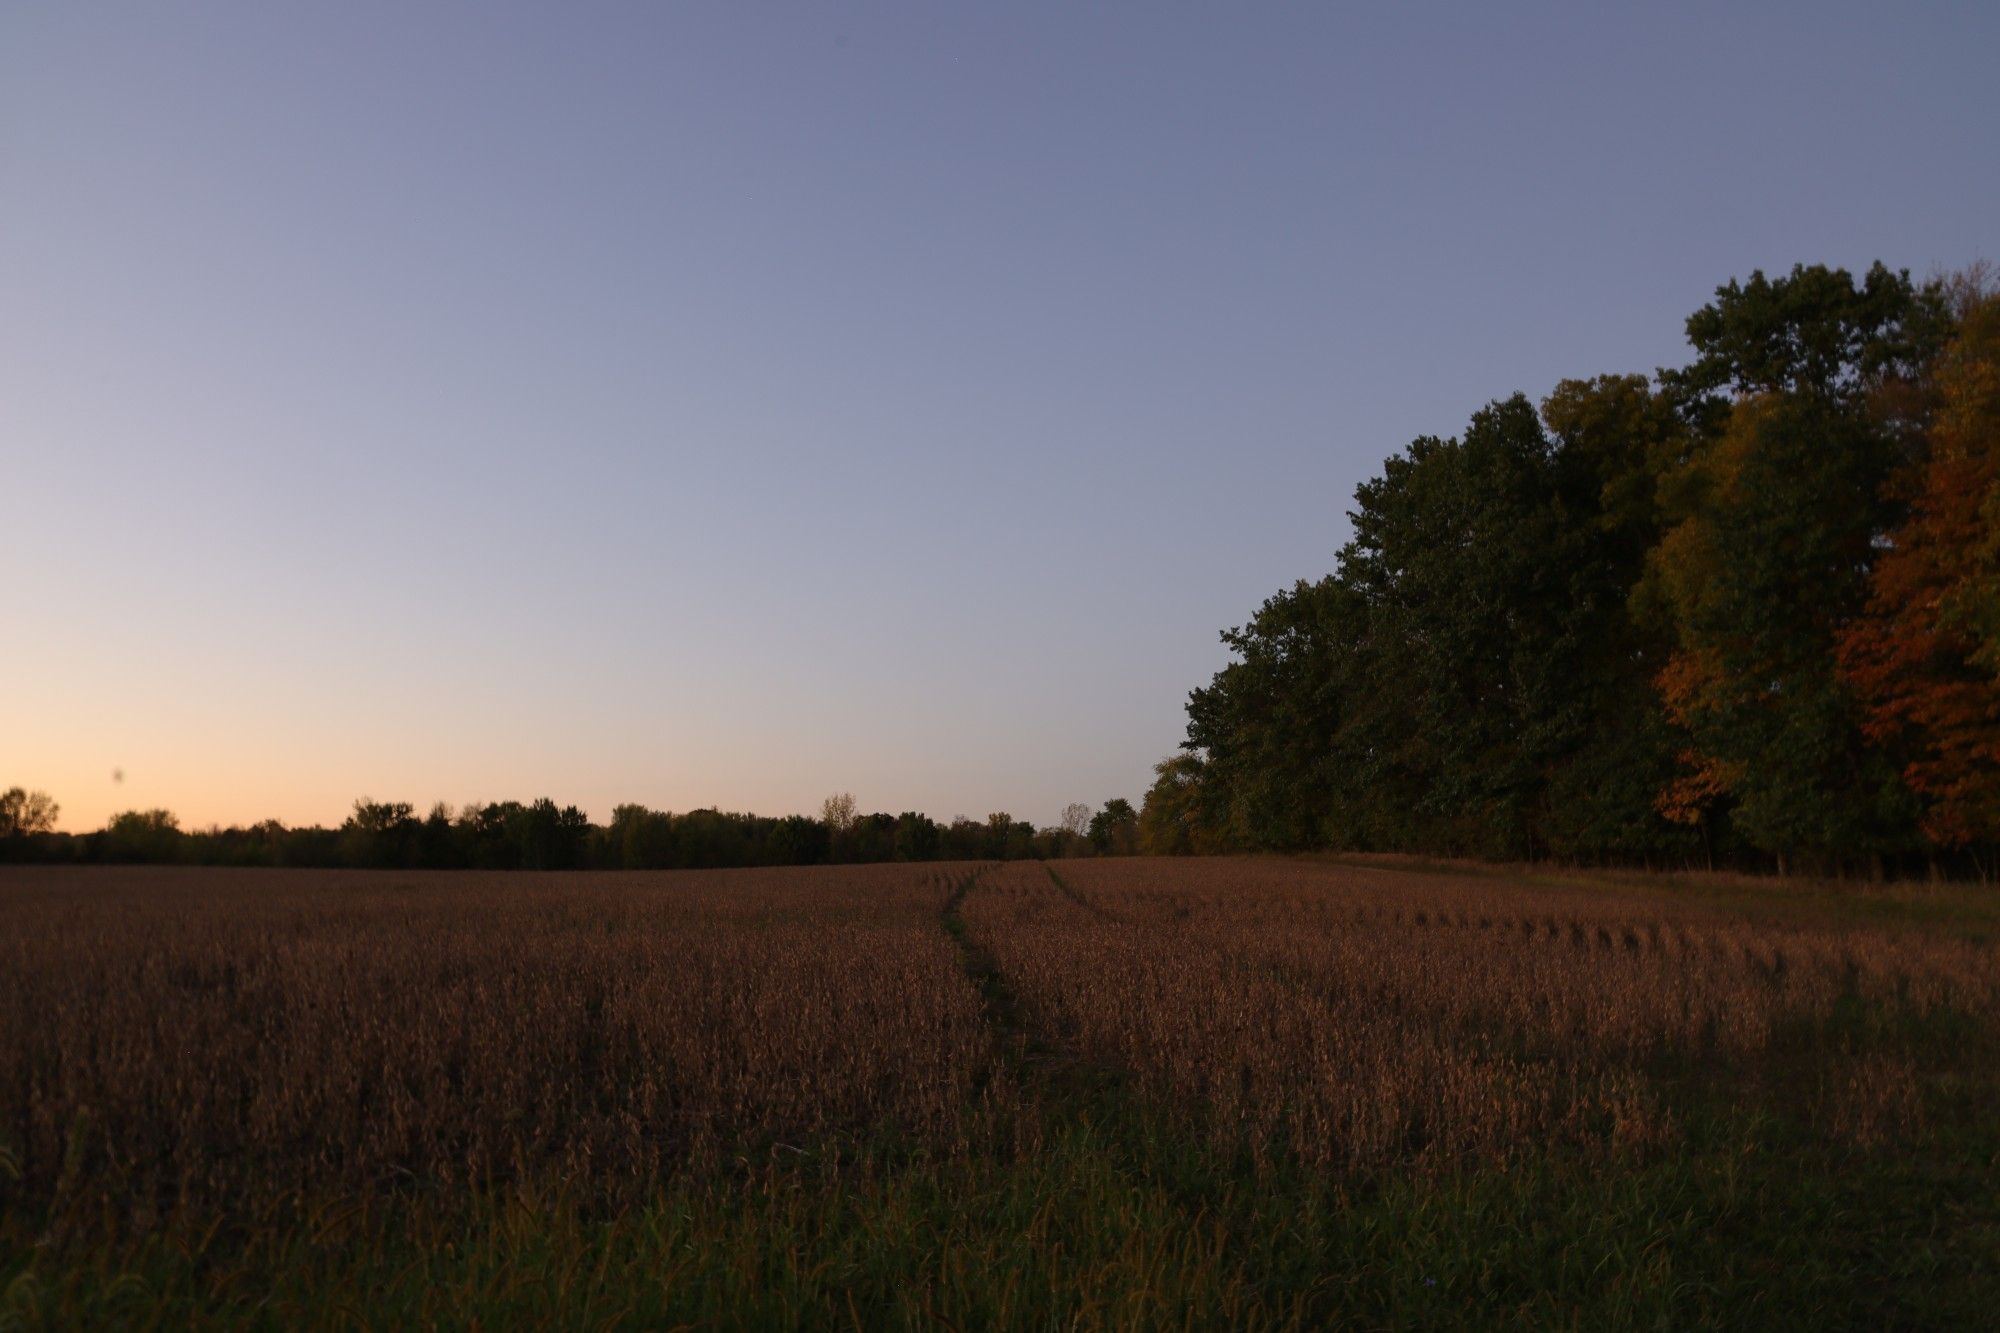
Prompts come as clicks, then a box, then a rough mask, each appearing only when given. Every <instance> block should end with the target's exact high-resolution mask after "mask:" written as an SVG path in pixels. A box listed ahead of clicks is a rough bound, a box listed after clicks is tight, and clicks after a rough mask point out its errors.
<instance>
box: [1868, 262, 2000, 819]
mask: <svg viewBox="0 0 2000 1333" xmlns="http://www.w3.org/2000/svg"><path fill="white" fill-rule="evenodd" d="M1933 389H1934V392H1935V395H1936V410H1935V416H1934V421H1933V425H1932V429H1931V432H1930V449H1929V452H1928V456H1927V457H1925V458H1923V459H1921V460H1920V461H1919V462H1918V463H1916V464H1915V465H1913V466H1911V467H1910V468H1908V469H1906V471H1905V473H1904V475H1903V477H1902V478H1901V485H1900V486H1899V488H1898V490H1899V491H1900V492H1902V493H1906V494H1908V495H1909V496H1910V510H1909V516H1908V518H1907V519H1906V520H1905V521H1904V522H1903V523H1902V525H1901V526H1899V527H1898V528H1897V529H1896V530H1895V532H1894V533H1893V534H1892V535H1891V537H1890V539H1889V541H1888V542H1887V544H1886V546H1887V549H1886V550H1885V551H1884V552H1883V554H1882V556H1881V558H1880V559H1879V560H1878V561H1877V562H1876V565H1875V569H1874V572H1873V574H1872V575H1871V577H1870V580H1869V584H1868V594H1869V595H1868V605H1867V609H1866V612H1865V613H1864V614H1863V615H1861V616H1860V617H1858V618H1857V619H1855V620H1854V621H1853V622H1852V623H1851V624H1849V625H1848V626H1847V627H1846V629H1845V631H1844V632H1843V634H1842V636H1841V640H1840V659H1841V665H1842V667H1843V670H1844V674H1845V676H1846V678H1847V680H1848V682H1849V683H1850V684H1851V685H1852V686H1853V687H1854V689H1855V690H1856V691H1857V692H1858V693H1859V694H1860V696H1861V698H1862V699H1863V701H1864V702H1865V704H1866V708H1867V715H1866V721H1865V722H1864V724H1863V727H1864V730H1865V731H1866V732H1867V734H1868V735H1869V737H1870V738H1871V739H1873V740H1875V741H1877V742H1878V743H1880V744H1882V745H1884V746H1886V747H1888V748H1889V749H1890V751H1891V752H1892V753H1894V754H1896V755H1898V756H1899V757H1900V758H1901V759H1902V761H1903V775H1904V777H1905V779H1906V780H1907V781H1908V783H1909V785H1910V787H1911V788H1912V789H1913V790H1914V791H1915V793H1916V794H1917V796H1918V797H1919V799H1920V800H1921V801H1922V802H1923V830H1924V832H1925V834H1926V835H1928V836H1929V837H1930V838H1931V839H1932V840H1933V841H1935V842H1936V843H1938V844H1939V845H1941V846H1945V847H1965V846H1968V845H1978V844H1994V843H2000V597H1997V596H1996V593H2000V297H1996V296H1995V295H1992V294H1989V293H1987V292H1984V291H1981V290H1978V289H1977V287H1975V288H1973V289H1972V290H1971V291H1970V292H1968V293H1967V299H1966V300H1965V301H1964V302H1963V306H1962V310H1961V319H1960V324H1959V329H1958V332H1957V336H1956V337H1955V339H1954V340H1953V342H1952V343H1951V344H1950V345H1949V346H1948V347H1947V348H1946V350H1945V351H1944V353H1943V354H1942V356H1941V357H1940V358H1939V362H1938V366H1937V370H1936V373H1935V376H1934V378H1933Z"/></svg>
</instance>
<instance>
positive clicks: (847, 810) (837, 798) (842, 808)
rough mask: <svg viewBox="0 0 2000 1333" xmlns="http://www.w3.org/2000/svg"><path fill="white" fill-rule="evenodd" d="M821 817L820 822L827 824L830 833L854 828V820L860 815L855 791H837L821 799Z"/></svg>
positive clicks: (838, 832)
mask: <svg viewBox="0 0 2000 1333" xmlns="http://www.w3.org/2000/svg"><path fill="white" fill-rule="evenodd" d="M819 817H820V822H821V823H823V824H825V825H826V827H827V831H828V832H830V833H835V834H840V833H845V832H847V830H849V829H851V828H853V827H854V821H855V820H856V819H858V818H859V817H860V816H859V813H858V807H857V806H856V805H855V804H854V793H853V792H848V791H842V792H835V793H834V794H833V795H831V796H829V797H827V798H826V799H825V800H824V801H821V802H820V806H819Z"/></svg>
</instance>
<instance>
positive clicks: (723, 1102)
mask: <svg viewBox="0 0 2000 1333" xmlns="http://www.w3.org/2000/svg"><path fill="white" fill-rule="evenodd" d="M24 881H25V882H24ZM951 883H952V872H951V870H950V869H949V868H945V869H943V870H940V869H939V868H935V867H923V868H916V867H911V868H902V867H875V868H869V867H855V868H835V869H826V870H820V871H815V872H812V873H811V874H798V873H795V872H788V871H740V872H737V871H732V872H717V873H711V874H675V873H661V874H648V875H644V876H633V877H623V876H617V877H606V876H577V877H562V876H502V877H495V876H480V875H473V874H466V875H444V876H418V877H402V878H401V879H399V878H398V877H397V876H394V875H370V874H342V873H319V872H284V871H279V872H261V871H251V872H238V873H230V872H215V871H177V870H127V871H107V872H104V873H102V874H88V873H86V874H82V875H77V874H63V875H59V876H50V875H47V874H41V875H39V876H37V875H34V874H32V873H15V874H12V875H10V877H9V878H8V879H7V880H6V881H4V884H0V892H4V895H5V898H4V900H5V905H6V909H7V910H6V911H5V912H4V914H0V1150H4V1151H5V1152H6V1153H7V1154H9V1155H10V1156H11V1158H12V1159H13V1160H12V1164H11V1165H12V1172H11V1174H13V1175H15V1176H16V1177H18V1179H17V1180H16V1181H15V1182H14V1183H13V1186H12V1188H13V1189H15V1190H17V1191H21V1192H24V1193H26V1194H27V1195H29V1196H30V1197H33V1198H36V1199H38V1200H42V1201H44V1202H46V1203H50V1204H53V1205H55V1206H56V1207H57V1208H61V1207H62V1206H64V1205H65V1203H67V1202H69V1201H72V1200H74V1199H76V1198H77V1197H78V1196H82V1195H88V1196H89V1197H90V1198H91V1199H92V1200H93V1201H94V1202H93V1203H91V1204H90V1206H92V1207H96V1206H100V1205H101V1204H103V1203H106V1202H109V1203H111V1204H113V1205H114V1206H117V1207H121V1208H123V1207H130V1208H131V1209H132V1210H133V1212H134V1215H135V1218H136V1220H137V1221H139V1222H141V1223H142V1224H143V1223H144V1222H145V1221H147V1212H148V1210H162V1209H171V1208H173V1207H174V1206H176V1205H178V1204H196V1205H199V1204H203V1203H209V1202H214V1201H217V1200H232V1201H239V1202H240V1201H242V1200H244V1199H245V1198H246V1197H251V1198H254V1197H260V1196H269V1195H273V1194H284V1193H288V1192H291V1191H297V1190H308V1189H315V1188H321V1187H325V1188H332V1189H337V1190H351V1189H354V1188H357V1187H362V1186H366V1185H368V1184H370V1183H371V1182H394V1181H399V1180H400V1181H406V1182H420V1183H422V1184H425V1185H430V1184H439V1185H451V1184H463V1183H467V1182H477V1181H480V1180H488V1179H493V1178H495V1177H508V1176H516V1175H522V1174H530V1175H537V1176H547V1175H554V1176H556V1177H558V1178H565V1179H575V1178H585V1179H587V1180H588V1182H589V1183H590V1185H591V1186H592V1187H594V1188H595V1187H599V1186H607V1185H608V1186H612V1187H616V1186H617V1185H618V1184H619V1183H620V1182H626V1183H644V1182H647V1181H649V1180H653V1179H656V1178H657V1177H658V1176H659V1175H660V1174H661V1173H663V1172H666V1171H670V1170H673V1169H675V1168H677V1167H679V1166H680V1165H682V1164H684V1163H686V1162H689V1161H692V1160H698V1159H703V1158H712V1157H713V1156H715V1155H716V1154H718V1153H720V1152H723V1151H726V1150H728V1149H730V1148H731V1147H732V1146H734V1145H737V1144H741V1143H745V1142H749V1141H756V1142H760V1143H763V1144H765V1145H766V1146H768V1145H769V1144H771V1143H794V1144H802V1143H804V1142H806V1141H808V1140H809V1139H812V1138H815V1137H819V1136H825V1135H829V1134H834V1135H838V1134H850V1135H852V1134H872V1133H875V1132H878V1131H880V1130H881V1129H883V1128H884V1127H894V1128H895V1129H896V1130H898V1131H900V1132H903V1133H906V1134H909V1135H914V1136H917V1137H918V1138H920V1139H922V1140H924V1141H928V1142H937V1143H947V1144H948V1143H950V1142H951V1141H953V1139H954V1137H955V1136H956V1135H957V1134H958V1133H959V1132H960V1122H961V1120H962V1117H963V1116H964V1115H965V1113H966V1109H967V1107H968V1105H969V1104H970V1103H971V1101H972V1099H973V1090H974V1087H975V1083H976V1081H978V1080H980V1079H981V1078H982V1076H983V1074H984V1071H985V1067H986V1065H987V1062H988V1058H989V1052H990V1037H989V1034H988V1032H987V1030H986V1028H985V1026H984V1024H983V1019H982V1014H981V1009H980V1000H979V996H978V993H977V991H976V990H975V989H974V987H973V986H972V985H971V983H970V982H968V981H967V979H966V977H965V974H964V972H963V970H962V969H961V967H960V965H959V960H958V955H957V952H956V950H955V948H954V946H953V945H952V943H951V941H950V940H949V939H948V938H947V937H946V935H945V934H944V933H943V932H942V931H941V930H940V928H939V913H940V911H941V907H942V904H943V901H944V898H945V896H946V894H947V893H948V891H949V889H950V887H951ZM7 1188H8V1186H7V1185H6V1184H5V1183H4V1176H0V1190H6V1189H7Z"/></svg>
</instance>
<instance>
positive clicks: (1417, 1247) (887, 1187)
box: [0, 1092, 2000, 1329]
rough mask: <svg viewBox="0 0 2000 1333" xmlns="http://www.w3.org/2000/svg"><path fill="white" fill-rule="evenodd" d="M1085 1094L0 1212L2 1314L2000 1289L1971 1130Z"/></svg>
mask: <svg viewBox="0 0 2000 1333" xmlns="http://www.w3.org/2000/svg"><path fill="white" fill-rule="evenodd" d="M1090 1103H1092V1104H1085V1105H1079V1106H1076V1107H1073V1108H1071V1109H1072V1111H1073V1114H1070V1115H1068V1116H1066V1117H1065V1119H1064V1120H1063V1122H1062V1123H1061V1124H1060V1126H1059V1127H1056V1128H1053V1129H1052V1130H1051V1131H1050V1133H1049V1136H1048V1137H1047V1138H1046V1139H1045V1140H1044V1141H1043V1142H1042V1143H1041V1144H1040V1145H1039V1146H1037V1147H1035V1148H1032V1149H1029V1150H1024V1151H1021V1152H1019V1153H1008V1154H1002V1153H994V1154H991V1155H975V1156H968V1157H964V1158H959V1159H954V1160H946V1161H934V1160H927V1159H925V1158H922V1157H920V1156H919V1157H914V1158H910V1157H905V1158H904V1159H903V1160H901V1161H893V1160H891V1158H892V1156H893V1155H890V1154H881V1153H877V1154H874V1155H871V1156H870V1157H868V1158H866V1159H864V1163H866V1162H873V1163H874V1165H873V1167H872V1168H870V1167H867V1166H865V1165H864V1166H862V1167H857V1166H856V1164H855V1163H854V1162H853V1161H849V1162H848V1163H847V1164H846V1165H845V1166H844V1167H843V1168H842V1169H840V1170H837V1171H836V1170H834V1169H832V1168H831V1167H830V1166H829V1165H828V1164H826V1163H823V1162H818V1161H814V1160H806V1161H803V1162H800V1161H797V1160H796V1159H795V1160H794V1162H793V1164H792V1165H789V1166H783V1167H773V1168H766V1169H763V1170H758V1171H748V1170H742V1171H739V1173H738V1174H737V1175H736V1176H735V1177H734V1178H733V1179H728V1180H724V1179H721V1178H715V1179H711V1180H708V1181H706V1182H700V1183H690V1184H688V1185H686V1186H684V1187H681V1188H677V1189H675V1190H673V1191H671V1192H669V1193H667V1194H665V1195H663V1196H661V1197H659V1198H658V1199H657V1200H655V1201H653V1202H651V1203H649V1204H648V1205H646V1206H644V1207H640V1208H635V1209H630V1210H627V1211H625V1212H622V1213H620V1214H617V1215H614V1216H591V1215H590V1214H588V1213H587V1212H585V1211H582V1210H580V1209H578V1208H576V1207H574V1206H571V1205H570V1204H569V1203H566V1202H565V1201H563V1200H562V1199H560V1198H549V1197H536V1196H533V1195H531V1194H525V1193H523V1194H515V1195H488V1196H486V1197H482V1198H480V1199H477V1200H475V1201H473V1202H471V1203H470V1204H469V1205H468V1204H466V1203H464V1202H463V1201H460V1202H458V1203H456V1204H449V1205H448V1204H447V1203H445V1202H444V1201H437V1202H425V1201H423V1200H422V1199H420V1198H406V1199H403V1200H401V1201H398V1202H394V1203H383V1202H379V1201H378V1202H377V1203H376V1204H374V1205H373V1206H372V1207H371V1208H369V1209H366V1210H352V1209H350V1210H347V1211H346V1212H342V1211H341V1210H339V1209H334V1208H327V1209H323V1210H318V1211H316V1212H313V1213H310V1214H308V1215H302V1216H296V1217H294V1218H293V1219H292V1220H291V1222H290V1223H289V1224H288V1225H281V1226H263V1227H259V1228H257V1229H255V1230H253V1231H250V1232H248V1233H240V1234H227V1233H222V1232H218V1233H217V1234H215V1235H213V1236H211V1237H208V1238H206V1239H205V1240H199V1239H197V1240H182V1241H178V1242H176V1241H169V1240H163V1239H160V1238H157V1237H155V1238H153V1239H150V1240H147V1241H144V1242H141V1243H138V1244H137V1245H135V1246H131V1247H127V1248H124V1249H120V1250H115V1251H114V1250H112V1249H108V1248H96V1249H85V1250H83V1251H81V1252H79V1253H68V1254H65V1253H62V1252H61V1251H59V1250H57V1249H50V1248H38V1247H36V1246H35V1245H33V1244H31V1243H28V1242H29V1241H30V1239H31V1238H30V1237H28V1236H26V1235H24V1234H23V1233H22V1232H21V1231H20V1230H18V1229H16V1230H13V1231H10V1232H8V1233H6V1234H5V1235H4V1245H0V1255H4V1259H0V1293H4V1294H0V1329H14V1328H23V1329H25V1328H37V1327H45V1326H71V1327H75V1326H93V1327H132V1328H182V1327H201V1326H209V1325H230V1326H258V1327H268V1328H274V1329H277V1328H285V1329H293V1328H336V1327H337V1328H352V1327H425V1326H465V1325H478V1326H482V1327H487V1328H507V1327H522V1326H528V1325H535V1326H552V1327H564V1328H603V1327H631V1328H655V1327H670V1326H675V1325H695V1326H732V1327H792V1326H814V1327H826V1326H854V1327H866V1328H881V1327H890V1328H899V1327H933V1326H940V1325H944V1326H952V1327H958V1328H986V1327H996V1328H1043V1327H1070V1328H1124V1327H1164V1326H1169V1325H1171V1326H1186V1325H1194V1326H1209V1327H1222V1326H1227V1327H1232V1328H1256V1327H1321V1326H1326V1325H1328V1324H1334V1323H1339V1324H1347V1325H1353V1326H1361V1327H1393V1326H1432V1327H1447V1326H1463V1325H1468V1324H1470V1325H1477V1326H1484V1327H1494V1326H1521V1327H1549V1326H1564V1327H1579V1328H1604V1327H1646V1328H1686V1327H1691V1326H1697V1325H1726V1326H1733V1327H1798V1328H1807V1327H1811V1328H1825V1327H1832V1326H1842V1327H1855V1328H1861V1327H1867V1328H1882V1327H1975V1326H1980V1325H1981V1324H1982V1323H1983V1319H1984V1317H1985V1316H1987V1315H1990V1313H1991V1311H1992V1309H1993V1308H1994V1305H1995V1302H1996V1301H2000V1199H1996V1198H1995V1196H1994V1194H1993V1192H1992V1182H1993V1181H1994V1180H1996V1179H2000V1174H1996V1173H1997V1172H2000V1142H1996V1140H1995V1139H1994V1138H1992V1137H1990V1136H1980V1137H1977V1138H1975V1139H1966V1138H1965V1137H1963V1136H1959V1137H1957V1138H1956V1139H1955V1140H1954V1141H1942V1142H1939V1143H1936V1144H1934V1145H1933V1148H1932V1151H1931V1152H1930V1153H1928V1154H1926V1155H1924V1156H1922V1157H1914V1158H1913V1157H1909V1156H1907V1155H1897V1156H1889V1155H1885V1156H1863V1155H1857V1154H1852V1153H1834V1152H1831V1151H1830V1150H1827V1149H1824V1148H1819V1147H1815V1146H1813V1145H1812V1144H1810V1143H1807V1142H1804V1141H1795V1142H1787V1141H1786V1136H1785V1134H1784V1131H1783V1129H1782V1127H1781V1126H1780V1125H1779V1124H1778V1123H1776V1122H1774V1121H1770V1120H1766V1119H1759V1118H1755V1117H1752V1116H1749V1115H1739V1114H1731V1115H1718V1116H1717V1117H1714V1118H1712V1119H1711V1120H1710V1121H1709V1122H1708V1123H1706V1124H1703V1125H1700V1126H1697V1127H1696V1128H1695V1130H1694V1132H1692V1133H1691V1134H1690V1135H1689V1139H1688V1141H1687V1143H1686V1145H1685V1146H1684V1147H1683V1148H1682V1149H1681V1150H1680V1151H1679V1152H1677V1153H1674V1154H1671V1155H1668V1156H1665V1157H1662V1158H1658V1159H1656V1160H1650V1161H1640V1162H1631V1161H1628V1162H1617V1161H1579V1160H1561V1159H1556V1158H1546V1159H1541V1160H1529V1161H1526V1162H1522V1163H1519V1164H1517V1165H1515V1166H1512V1167H1510V1168H1509V1169H1506V1170H1501V1169H1497V1168H1487V1169H1482V1170H1474V1171H1468V1172H1464V1173H1460V1174H1454V1175H1448V1176H1445V1177H1442V1178H1427V1177H1421V1176H1415V1175H1412V1176H1399V1177H1393V1178H1390V1179H1387V1180H1385V1181H1382V1182H1378V1183H1375V1184H1355V1183H1353V1182H1349V1183H1348V1184H1347V1185H1345V1186H1342V1185H1340V1184H1338V1183H1336V1182H1334V1181H1332V1180H1329V1179H1327V1178H1324V1177H1315V1176H1313V1175H1310V1174H1307V1173H1304V1172H1298V1171H1290V1170H1285V1169H1282V1168H1280V1169H1278V1170H1274V1171H1268V1172H1266V1173H1263V1175H1262V1176H1261V1177H1260V1176H1259V1175H1258V1174H1257V1173H1254V1172H1252V1171H1250V1170H1248V1169H1247V1167H1245V1166H1244V1164H1242V1163H1240V1162H1237V1161H1232V1160H1229V1159H1228V1157H1227V1155H1226V1154H1217V1153H1213V1152H1210V1151H1206V1150H1202V1149H1197V1148H1194V1147H1192V1146H1190V1145H1189V1144H1188V1143H1187V1142H1185V1141H1184V1140H1182V1139H1180V1138H1179V1137H1177V1135H1176V1134H1175V1133H1174V1132H1173V1131H1171V1130H1170V1129H1168V1128H1166V1127H1164V1126H1161V1125H1158V1124H1154V1123H1150V1122H1149V1121H1148V1120H1147V1118H1146V1117H1145V1116H1143V1115H1141V1114H1139V1113H1137V1112H1134V1111H1132V1110H1130V1109H1128V1108H1124V1107H1121V1106H1120V1105H1118V1102H1117V1097H1116V1094H1115V1092H1107V1093H1104V1094H1102V1095H1098V1094H1092V1095H1091V1096H1090Z"/></svg>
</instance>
